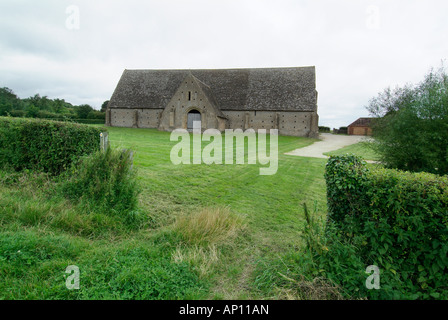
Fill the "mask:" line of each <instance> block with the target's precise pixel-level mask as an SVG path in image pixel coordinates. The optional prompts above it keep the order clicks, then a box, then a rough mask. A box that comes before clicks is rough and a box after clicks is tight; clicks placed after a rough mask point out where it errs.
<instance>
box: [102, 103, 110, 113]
mask: <svg viewBox="0 0 448 320" xmlns="http://www.w3.org/2000/svg"><path fill="white" fill-rule="evenodd" d="M108 104H109V100H106V101H104V102H103V104H102V105H101V112H106V110H107V105H108Z"/></svg>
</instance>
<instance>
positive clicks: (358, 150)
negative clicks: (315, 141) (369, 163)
mask: <svg viewBox="0 0 448 320" xmlns="http://www.w3.org/2000/svg"><path fill="white" fill-rule="evenodd" d="M346 153H352V154H355V155H357V156H360V157H362V158H363V159H364V160H373V161H378V160H379V155H378V154H376V153H375V151H373V150H372V149H371V148H369V146H368V145H367V144H366V143H365V142H358V143H355V144H352V145H349V146H347V147H344V148H341V149H339V150H335V151H331V152H327V153H324V154H325V155H326V156H339V155H342V154H346Z"/></svg>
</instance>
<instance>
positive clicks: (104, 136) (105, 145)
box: [100, 132, 109, 151]
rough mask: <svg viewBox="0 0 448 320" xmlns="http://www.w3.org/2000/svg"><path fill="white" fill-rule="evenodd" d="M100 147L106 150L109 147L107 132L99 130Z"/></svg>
mask: <svg viewBox="0 0 448 320" xmlns="http://www.w3.org/2000/svg"><path fill="white" fill-rule="evenodd" d="M100 147H101V151H106V150H107V148H109V133H107V132H101V133H100Z"/></svg>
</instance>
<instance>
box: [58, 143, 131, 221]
mask: <svg viewBox="0 0 448 320" xmlns="http://www.w3.org/2000/svg"><path fill="white" fill-rule="evenodd" d="M129 155H130V151H129V150H127V151H124V152H122V151H119V150H113V149H111V148H107V150H106V151H105V152H102V151H98V152H96V153H94V154H92V155H90V156H87V157H84V158H82V159H81V160H80V161H79V162H78V163H74V164H73V165H72V167H71V169H70V170H68V171H67V172H66V173H65V175H64V176H63V177H61V179H64V180H65V182H64V184H63V187H62V188H63V192H64V194H65V195H66V196H67V197H68V198H69V199H71V200H73V201H78V202H79V201H82V202H83V203H84V204H85V205H86V206H87V207H90V209H94V210H97V209H100V210H102V211H104V212H106V213H118V214H120V215H121V216H124V217H125V218H126V219H127V220H129V221H128V222H135V220H138V217H139V215H138V212H137V211H136V209H137V204H138V193H139V190H138V186H137V181H136V173H135V170H132V169H131V168H132V160H131V159H130V157H129Z"/></svg>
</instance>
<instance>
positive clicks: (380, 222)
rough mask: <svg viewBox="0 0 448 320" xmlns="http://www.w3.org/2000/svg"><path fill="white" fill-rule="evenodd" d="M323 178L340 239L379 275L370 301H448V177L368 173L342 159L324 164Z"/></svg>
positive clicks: (357, 162) (382, 171)
mask: <svg viewBox="0 0 448 320" xmlns="http://www.w3.org/2000/svg"><path fill="white" fill-rule="evenodd" d="M325 178H326V182H327V200H328V210H329V219H330V223H331V224H334V227H335V230H336V231H335V232H337V233H338V236H339V239H340V240H341V241H342V242H345V243H347V244H348V245H349V246H350V248H355V251H356V255H357V256H358V257H359V259H360V260H361V261H363V262H364V264H365V266H366V267H367V266H368V265H377V266H378V267H379V268H380V270H381V289H380V290H369V291H368V292H367V295H368V296H369V297H371V298H378V299H428V298H436V299H438V298H441V299H447V298H448V177H446V176H445V177H440V176H437V175H433V174H429V173H409V172H403V171H398V170H391V169H376V170H369V169H367V167H366V164H365V162H364V161H363V160H362V159H360V158H359V157H356V156H353V155H346V156H335V157H331V158H330V159H329V161H328V163H327V165H326V172H325ZM329 250H330V251H331V248H330V249H329ZM364 280H365V279H364ZM360 285H362V284H361V283H360Z"/></svg>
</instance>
